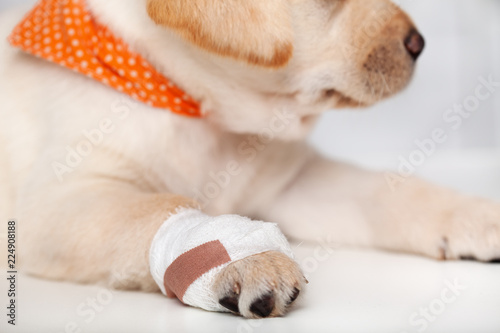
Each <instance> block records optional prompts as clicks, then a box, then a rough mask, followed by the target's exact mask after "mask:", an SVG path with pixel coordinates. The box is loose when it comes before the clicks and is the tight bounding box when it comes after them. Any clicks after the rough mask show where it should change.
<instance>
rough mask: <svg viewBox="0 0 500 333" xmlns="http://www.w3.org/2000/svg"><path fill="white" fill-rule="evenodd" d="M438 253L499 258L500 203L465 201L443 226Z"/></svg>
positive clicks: (448, 257) (490, 259)
mask: <svg viewBox="0 0 500 333" xmlns="http://www.w3.org/2000/svg"><path fill="white" fill-rule="evenodd" d="M442 231H443V232H442V235H441V238H440V240H439V241H438V256H439V257H440V259H443V260H478V261H483V262H499V261H500V205H499V204H497V203H493V202H489V201H487V200H481V199H476V200H473V201H466V202H464V203H463V204H462V205H460V206H459V207H458V208H457V209H455V210H454V211H453V212H451V213H449V215H448V219H447V220H446V221H445V223H444V225H443V226H442Z"/></svg>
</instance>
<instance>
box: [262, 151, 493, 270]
mask: <svg viewBox="0 0 500 333" xmlns="http://www.w3.org/2000/svg"><path fill="white" fill-rule="evenodd" d="M258 216H259V218H265V219H267V220H272V221H277V222H279V223H280V226H281V228H282V230H283V231H284V232H285V234H287V235H289V236H291V237H294V238H297V239H302V240H310V241H318V240H322V241H323V242H327V241H329V242H333V243H336V244H347V245H355V246H375V247H379V248H383V249H388V250H395V251H402V252H410V253H416V254H422V255H426V256H430V257H433V258H438V259H452V260H453V259H466V258H474V259H477V260H481V261H491V260H495V259H498V258H500V204H498V203H495V202H492V201H489V200H485V199H479V198H469V197H466V196H463V195H460V194H458V193H456V192H454V191H452V190H448V189H444V188H440V187H438V186H434V185H431V184H429V183H426V182H424V181H422V180H419V179H415V178H407V179H404V178H401V177H399V178H397V177H395V176H394V175H389V174H385V173H375V172H368V171H363V170H359V169H356V168H353V167H350V166H347V165H343V164H340V163H334V162H331V161H327V160H325V159H322V158H320V157H318V156H314V157H313V158H311V160H310V161H309V162H308V163H307V164H306V165H305V166H304V167H303V169H302V170H301V171H300V172H299V173H298V175H297V176H296V177H295V178H294V179H293V180H292V181H291V182H290V183H289V184H288V185H287V186H286V187H284V188H283V189H282V192H281V193H279V195H277V196H276V198H275V200H272V201H270V202H269V205H268V206H263V207H260V210H259V213H258Z"/></svg>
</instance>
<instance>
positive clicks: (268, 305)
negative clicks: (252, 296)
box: [250, 293, 274, 318]
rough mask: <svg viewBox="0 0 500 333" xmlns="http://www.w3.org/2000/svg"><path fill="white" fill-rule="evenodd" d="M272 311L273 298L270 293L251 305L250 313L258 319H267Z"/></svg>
mask: <svg viewBox="0 0 500 333" xmlns="http://www.w3.org/2000/svg"><path fill="white" fill-rule="evenodd" d="M273 309H274V296H273V294H272V293H269V294H266V295H264V296H262V297H261V298H259V299H258V300H256V301H255V302H253V303H252V305H251V306H250V311H251V312H252V313H254V314H256V315H257V316H259V317H262V318H266V317H269V315H270V314H271V312H273Z"/></svg>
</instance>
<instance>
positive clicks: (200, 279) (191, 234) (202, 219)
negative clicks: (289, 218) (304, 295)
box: [149, 209, 293, 311]
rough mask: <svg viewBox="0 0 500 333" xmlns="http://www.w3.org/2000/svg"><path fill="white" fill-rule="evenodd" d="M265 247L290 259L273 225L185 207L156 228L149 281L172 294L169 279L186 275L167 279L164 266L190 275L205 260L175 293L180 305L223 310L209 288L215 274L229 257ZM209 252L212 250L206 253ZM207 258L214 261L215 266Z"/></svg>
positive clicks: (247, 254) (253, 253)
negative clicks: (151, 277) (205, 268)
mask: <svg viewBox="0 0 500 333" xmlns="http://www.w3.org/2000/svg"><path fill="white" fill-rule="evenodd" d="M224 249H225V251H224ZM217 251H218V252H217ZM221 251H222V252H221ZM226 251H227V254H226ZM267 251H279V252H282V253H284V254H286V255H287V256H289V257H290V258H293V252H292V250H291V248H290V245H289V244H288V241H287V240H286V238H285V236H284V235H283V234H282V233H281V231H280V230H279V228H278V226H277V225H276V224H274V223H264V222H260V221H252V220H250V219H248V218H245V217H241V216H238V215H222V216H217V217H211V216H208V215H206V214H203V213H202V212H200V211H199V210H195V209H186V210H182V211H180V212H179V213H177V214H175V215H173V216H171V217H170V218H169V219H168V220H167V221H165V223H164V224H163V225H162V226H161V227H160V229H159V230H158V232H157V234H156V236H155V237H154V239H153V243H152V245H151V249H150V253H149V263H150V269H151V274H152V276H153V278H154V280H155V281H156V283H157V284H158V286H159V287H160V289H161V291H162V292H163V294H165V295H169V296H173V295H172V291H171V290H168V289H167V288H166V285H169V282H170V283H171V285H172V284H173V285H176V283H177V285H182V284H186V279H185V276H171V277H170V278H169V280H173V281H167V282H166V281H165V277H167V275H168V274H167V273H168V272H167V270H169V271H171V272H172V271H173V270H174V271H175V272H173V274H174V275H175V274H177V275H179V274H178V273H179V272H184V273H181V275H187V276H189V275H193V274H196V273H193V272H192V271H197V272H198V273H200V272H203V268H202V266H203V265H204V264H205V265H207V267H209V269H208V270H207V271H205V272H203V274H201V275H200V276H197V277H196V279H194V278H192V279H194V282H192V283H190V284H189V286H188V285H185V287H184V289H183V291H182V292H180V294H182V293H183V295H179V292H177V293H176V294H175V296H177V297H178V298H179V299H180V300H181V301H182V302H183V303H184V304H188V305H191V306H195V307H199V308H203V309H205V310H209V311H228V310H227V309H226V308H224V307H223V306H221V305H220V304H219V302H218V299H217V297H216V295H214V293H213V291H212V285H213V282H214V278H215V276H216V275H217V273H219V272H220V271H221V270H222V269H223V268H224V267H225V266H227V265H228V264H229V263H231V262H234V261H237V260H240V259H243V258H246V257H248V256H252V255H255V254H258V253H262V252H267ZM208 253H212V256H211V258H209V257H210V255H209V254H208ZM214 253H215V255H213V254H214ZM204 255H207V256H208V257H207V258H204V257H203V256H204ZM214 256H216V257H218V258H214ZM224 258H227V259H226V260H225V259H224ZM215 259H216V260H215ZM207 261H210V262H212V263H214V264H213V265H212V266H214V267H211V266H210V265H211V264H210V263H207ZM219 263H221V264H219ZM172 264H173V265H172ZM166 272H167V273H166ZM185 273H187V274H185ZM195 276H196V275H195ZM180 280H183V281H181V282H179V281H180ZM187 280H189V278H188V279H187ZM186 288H187V289H186ZM174 289H175V288H174ZM177 289H179V288H177ZM184 290H185V291H184ZM174 292H175V290H174Z"/></svg>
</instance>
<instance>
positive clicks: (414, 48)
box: [405, 30, 425, 60]
mask: <svg viewBox="0 0 500 333" xmlns="http://www.w3.org/2000/svg"><path fill="white" fill-rule="evenodd" d="M424 46H425V40H424V38H423V37H422V35H421V34H419V33H418V31H416V30H412V31H411V32H410V34H409V35H408V37H406V39H405V47H406V50H408V53H409V54H410V55H411V57H412V58H413V59H414V60H417V58H418V56H419V55H420V54H421V53H422V51H423V50H424Z"/></svg>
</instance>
